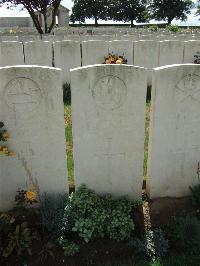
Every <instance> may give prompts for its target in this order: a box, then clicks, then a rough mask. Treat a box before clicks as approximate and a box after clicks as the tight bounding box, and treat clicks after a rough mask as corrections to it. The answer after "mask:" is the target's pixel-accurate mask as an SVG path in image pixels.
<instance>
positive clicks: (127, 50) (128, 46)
mask: <svg viewBox="0 0 200 266" xmlns="http://www.w3.org/2000/svg"><path fill="white" fill-rule="evenodd" d="M109 53H111V54H117V55H119V56H120V55H121V56H124V57H125V58H126V59H127V60H128V62H127V64H128V65H133V42H132V41H117V40H116V41H111V42H109Z"/></svg>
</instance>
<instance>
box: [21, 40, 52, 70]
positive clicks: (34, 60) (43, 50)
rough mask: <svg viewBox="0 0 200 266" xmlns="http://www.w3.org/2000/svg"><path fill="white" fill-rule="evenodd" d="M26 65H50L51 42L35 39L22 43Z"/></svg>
mask: <svg viewBox="0 0 200 266" xmlns="http://www.w3.org/2000/svg"><path fill="white" fill-rule="evenodd" d="M24 54H25V64H26V65H39V66H49V67H51V66H52V63H53V48H52V43H51V42H46V41H36V42H26V43H24Z"/></svg>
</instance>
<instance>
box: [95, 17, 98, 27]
mask: <svg viewBox="0 0 200 266" xmlns="http://www.w3.org/2000/svg"><path fill="white" fill-rule="evenodd" d="M98 25H99V24H98V18H96V17H95V27H98Z"/></svg>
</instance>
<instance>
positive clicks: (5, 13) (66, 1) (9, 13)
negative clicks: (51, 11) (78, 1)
mask: <svg viewBox="0 0 200 266" xmlns="http://www.w3.org/2000/svg"><path fill="white" fill-rule="evenodd" d="M193 2H196V0H193ZM61 4H62V5H64V6H66V7H67V8H69V9H70V10H71V9H72V6H73V2H72V0H62V2H61ZM20 9H21V8H19V7H18V8H15V9H14V10H10V9H7V8H6V7H0V17H27V16H29V14H28V12H27V11H26V10H20ZM194 13H195V11H192V14H190V15H189V16H188V21H187V25H199V24H200V21H199V17H195V16H194ZM86 22H87V23H88V20H86ZM89 22H91V20H90V21H89ZM99 22H100V23H106V22H101V21H99ZM175 23H176V24H181V25H184V24H185V23H184V22H181V23H178V22H175Z"/></svg>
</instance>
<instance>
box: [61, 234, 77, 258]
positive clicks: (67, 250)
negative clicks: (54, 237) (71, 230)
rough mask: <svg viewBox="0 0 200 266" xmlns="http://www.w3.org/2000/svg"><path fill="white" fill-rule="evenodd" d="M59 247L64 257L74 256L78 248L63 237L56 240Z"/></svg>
mask: <svg viewBox="0 0 200 266" xmlns="http://www.w3.org/2000/svg"><path fill="white" fill-rule="evenodd" d="M58 243H59V245H60V246H61V247H62V249H63V251H64V255H65V256H74V255H75V254H77V253H78V252H79V246H78V245H77V244H76V243H74V242H72V241H69V240H67V239H65V238H63V237H60V238H59V239H58Z"/></svg>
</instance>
